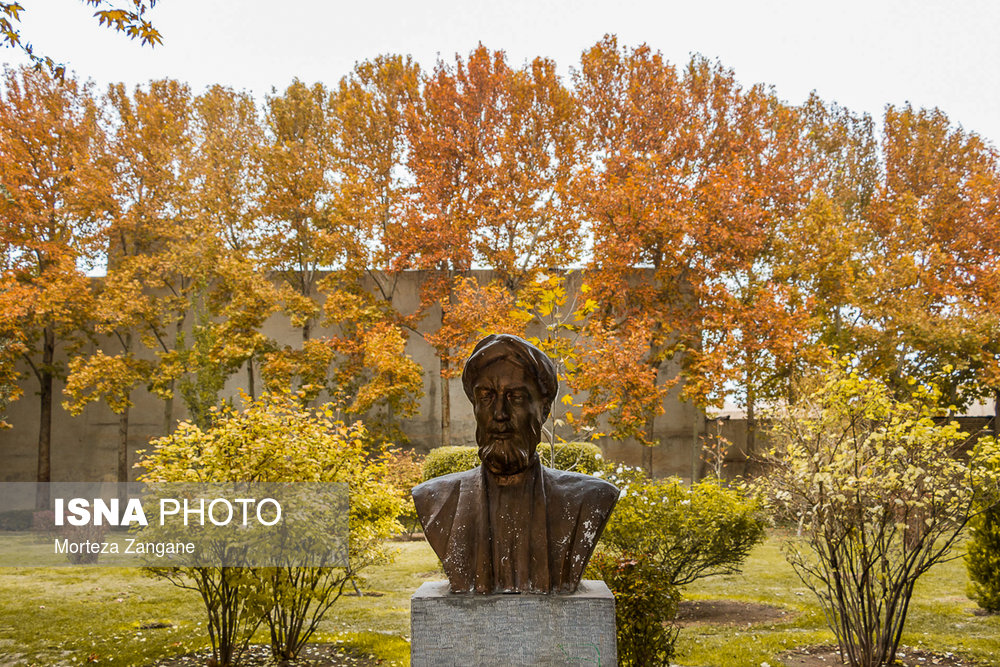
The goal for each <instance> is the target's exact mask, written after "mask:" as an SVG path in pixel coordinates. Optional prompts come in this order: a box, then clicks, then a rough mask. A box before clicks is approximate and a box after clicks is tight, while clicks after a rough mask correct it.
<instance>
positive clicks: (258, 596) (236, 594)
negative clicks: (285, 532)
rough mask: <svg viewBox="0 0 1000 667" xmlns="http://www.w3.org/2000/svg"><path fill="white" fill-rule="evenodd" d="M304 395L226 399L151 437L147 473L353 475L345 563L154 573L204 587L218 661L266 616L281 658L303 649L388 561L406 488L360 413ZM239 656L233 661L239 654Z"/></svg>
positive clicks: (226, 659) (239, 477) (219, 478)
mask: <svg viewBox="0 0 1000 667" xmlns="http://www.w3.org/2000/svg"><path fill="white" fill-rule="evenodd" d="M300 399H301V396H293V395H290V394H288V393H281V394H264V395H263V396H261V397H260V398H259V399H257V400H256V401H251V402H249V404H248V405H247V406H246V409H245V410H244V411H243V412H238V411H237V410H235V409H234V408H232V407H226V408H223V409H222V410H221V411H219V412H218V414H216V415H215V419H213V420H212V423H213V425H212V426H211V427H210V428H207V429H205V430H202V429H201V428H199V427H197V426H194V425H192V424H188V423H182V424H180V425H179V426H178V428H177V430H176V431H175V432H174V433H173V434H171V435H169V436H167V437H164V438H160V439H159V440H155V441H153V443H152V444H153V445H154V449H153V450H152V451H151V452H149V453H148V454H147V455H146V456H145V458H143V460H142V461H140V463H139V464H137V465H139V466H142V467H144V468H146V470H147V472H146V474H145V475H143V477H142V478H141V481H144V482H175V481H189V482H208V481H211V482H239V481H255V482H346V483H347V484H348V485H349V488H350V511H349V515H348V519H349V525H350V538H349V544H348V547H349V552H348V562H349V565H348V566H347V567H292V566H283V567H273V568H260V569H252V568H243V567H186V568H162V569H156V570H153V573H154V574H156V575H159V576H162V577H165V578H167V579H168V580H170V581H171V583H173V584H175V585H177V586H179V587H182V588H189V589H193V590H196V591H198V592H199V593H200V594H201V596H202V599H203V601H204V603H205V607H206V610H207V612H208V617H209V623H208V629H209V634H210V638H211V641H212V648H213V653H214V659H215V661H216V662H217V663H218V664H220V665H225V664H234V663H235V662H237V661H238V658H239V655H240V653H241V652H242V650H243V649H244V648H245V647H246V645H247V643H248V642H249V640H250V638H251V637H252V636H253V633H254V631H255V629H256V628H257V627H258V626H259V625H260V623H261V622H264V623H266V624H267V626H268V628H269V629H270V631H271V650H272V653H273V654H274V656H275V657H276V658H279V659H283V660H287V659H292V658H294V657H295V656H296V654H297V653H298V651H299V650H300V649H301V648H302V646H303V645H304V644H305V642H306V641H308V639H309V638H310V637H311V636H312V635H313V633H314V632H315V631H316V627H317V626H318V624H319V622H320V620H321V619H322V617H323V615H324V614H325V613H326V611H327V610H328V609H329V608H330V606H331V605H332V604H333V603H334V602H336V600H337V599H339V597H340V595H341V594H342V592H343V590H344V585H345V584H346V583H347V582H349V581H351V580H353V579H355V578H356V577H357V576H358V574H359V572H361V571H362V570H364V569H365V568H367V567H369V566H371V565H373V564H376V563H381V562H385V561H386V560H388V554H387V552H386V550H385V548H384V546H383V540H385V539H386V538H387V537H389V536H390V535H392V534H393V533H396V532H398V531H399V529H400V525H399V523H398V522H397V521H396V517H397V516H398V515H399V513H400V511H401V509H402V502H401V498H400V494H399V493H398V491H397V490H396V489H395V488H394V487H393V486H392V485H387V484H385V481H384V479H385V475H386V469H385V458H384V457H383V456H378V455H375V456H372V454H371V452H372V447H371V443H370V442H369V439H368V435H367V433H366V431H365V429H364V426H362V425H361V423H360V422H358V423H356V424H354V425H350V426H348V425H345V424H343V423H341V422H337V421H334V420H333V419H332V418H331V417H332V412H331V411H329V410H326V409H322V408H321V409H319V410H307V409H304V408H303V407H302V405H301V400H300ZM234 659H235V660H234Z"/></svg>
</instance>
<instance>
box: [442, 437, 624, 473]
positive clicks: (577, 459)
mask: <svg viewBox="0 0 1000 667" xmlns="http://www.w3.org/2000/svg"><path fill="white" fill-rule="evenodd" d="M478 452H479V450H478V448H476V447H468V446H467V447H461V446H451V447H437V448H435V449H432V450H431V451H430V453H429V454H428V455H427V458H425V459H424V480H428V479H432V478H434V477H440V476H441V475H447V474H449V473H453V472H462V471H463V470H471V469H472V468H475V467H476V466H477V465H479V463H480V462H479V453H478ZM538 456H539V457H540V458H541V459H542V463H543V464H544V465H547V466H549V467H550V468H559V469H560V470H572V471H575V472H581V473H584V474H587V475H593V474H594V473H596V472H598V471H603V470H604V468H605V463H604V459H603V457H602V456H601V448H600V447H598V446H597V445H592V444H590V443H587V442H565V443H559V444H557V445H556V460H555V465H554V466H553V465H552V448H551V447H550V446H549V445H548V443H542V444H540V445H538Z"/></svg>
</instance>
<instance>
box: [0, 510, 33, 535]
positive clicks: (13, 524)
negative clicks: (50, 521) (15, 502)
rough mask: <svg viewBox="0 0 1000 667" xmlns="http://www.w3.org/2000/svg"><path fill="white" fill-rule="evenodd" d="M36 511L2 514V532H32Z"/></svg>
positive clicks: (0, 516)
mask: <svg viewBox="0 0 1000 667" xmlns="http://www.w3.org/2000/svg"><path fill="white" fill-rule="evenodd" d="M33 514H34V510H10V511H7V512H0V530H31V522H32V515H33Z"/></svg>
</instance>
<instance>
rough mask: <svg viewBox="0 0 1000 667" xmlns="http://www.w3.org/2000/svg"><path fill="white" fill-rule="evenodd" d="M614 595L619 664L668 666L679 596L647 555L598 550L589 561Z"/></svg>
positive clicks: (672, 651)
mask: <svg viewBox="0 0 1000 667" xmlns="http://www.w3.org/2000/svg"><path fill="white" fill-rule="evenodd" d="M590 567H591V569H592V571H593V572H595V573H596V574H597V575H599V576H600V577H601V578H602V579H603V580H604V582H605V583H606V584H607V585H608V588H610V589H611V591H612V592H613V593H614V594H615V620H616V625H617V629H618V664H619V665H640V666H643V667H644V666H645V665H669V664H670V658H672V657H673V654H674V641H675V640H676V639H677V632H678V629H677V627H676V626H674V625H673V623H672V621H673V619H674V617H675V616H676V615H677V602H678V598H679V595H678V593H677V587H676V586H671V585H670V582H668V581H667V580H666V578H665V577H664V576H663V572H662V571H661V570H660V568H658V567H657V566H656V564H655V563H653V562H652V560H651V559H650V557H649V556H648V555H645V554H639V555H627V554H622V555H618V556H613V555H611V554H609V553H598V554H596V555H595V556H594V558H593V560H592V561H591V563H590Z"/></svg>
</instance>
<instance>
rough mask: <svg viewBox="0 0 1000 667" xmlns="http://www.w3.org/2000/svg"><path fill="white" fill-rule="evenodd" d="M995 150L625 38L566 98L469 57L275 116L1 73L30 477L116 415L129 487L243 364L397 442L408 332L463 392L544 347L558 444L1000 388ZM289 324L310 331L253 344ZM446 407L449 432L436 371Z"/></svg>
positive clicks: (550, 78) (3, 344) (6, 302)
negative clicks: (486, 336) (805, 399)
mask: <svg viewBox="0 0 1000 667" xmlns="http://www.w3.org/2000/svg"><path fill="white" fill-rule="evenodd" d="M997 157H998V156H997V151H996V149H995V147H993V146H992V145H990V144H989V143H988V142H986V141H984V140H983V139H982V138H981V137H979V136H977V135H976V134H975V133H973V132H969V131H967V130H965V129H963V128H962V127H960V126H956V125H954V124H953V123H951V122H950V121H949V119H948V118H947V116H946V115H945V114H944V113H943V112H941V111H940V110H937V109H914V108H912V107H910V106H908V105H907V106H902V107H894V106H888V107H887V108H886V109H885V113H884V116H883V118H882V122H881V124H877V123H876V122H875V121H874V120H873V119H872V118H871V117H870V116H868V115H865V114H858V113H855V112H853V111H851V110H849V109H846V108H843V107H841V106H839V105H837V104H836V103H833V102H828V101H824V100H822V99H820V98H819V97H818V96H817V95H815V94H813V95H811V96H810V97H809V99H807V100H806V101H805V102H804V103H803V104H801V105H798V106H796V105H790V104H788V103H786V102H784V101H782V100H780V99H779V98H778V97H777V96H776V94H775V92H774V91H773V90H772V89H770V88H768V87H766V86H764V85H754V86H746V85H743V84H741V83H740V82H739V81H738V80H737V78H736V75H735V73H734V72H733V71H732V70H730V69H727V68H725V67H724V66H723V65H721V64H719V63H717V62H712V61H709V60H707V59H705V58H703V57H700V56H695V57H693V58H692V59H691V60H690V61H689V62H687V63H685V64H683V65H681V66H677V65H674V64H671V63H669V62H667V61H666V60H664V58H663V57H662V55H661V54H660V53H658V52H656V51H654V50H652V49H650V48H648V47H646V46H639V47H635V48H632V47H628V46H622V45H620V44H619V43H618V42H617V40H616V38H615V37H613V36H606V37H605V38H603V39H602V40H601V41H599V42H598V43H597V44H595V45H594V46H592V47H591V48H589V49H587V50H586V51H585V52H584V53H583V54H582V56H581V60H580V62H579V63H578V64H577V65H576V66H575V67H574V68H573V70H572V74H571V76H570V77H569V78H568V79H565V78H563V77H560V76H559V75H557V73H556V64H555V63H554V62H552V61H550V60H547V59H544V58H536V59H534V60H533V61H531V62H527V63H524V64H523V65H520V66H517V65H513V64H511V63H510V62H509V61H508V59H507V57H506V55H505V54H504V52H503V51H491V50H489V49H487V48H485V47H483V46H480V47H479V48H477V49H476V50H474V51H473V52H472V53H470V54H468V56H466V57H456V58H455V59H454V60H449V61H444V60H440V61H438V62H437V63H436V65H435V66H434V67H433V69H431V70H429V71H425V70H422V69H421V68H420V67H419V66H418V65H417V64H416V63H414V62H413V61H412V60H411V59H410V58H408V57H404V56H399V55H387V56H381V57H378V58H375V59H373V60H370V61H365V62H361V63H358V64H357V65H356V66H355V68H354V69H353V70H352V71H351V72H350V73H349V74H347V75H346V76H344V77H343V78H342V79H341V80H340V81H339V83H338V84H337V85H336V86H332V87H328V86H326V85H324V84H323V83H315V84H313V85H307V84H306V83H304V82H301V81H298V80H296V81H294V82H293V83H292V84H291V85H289V86H288V87H287V88H286V89H285V90H284V91H281V92H279V91H272V93H271V95H269V96H266V97H265V99H264V100H263V103H262V104H258V103H257V101H255V99H254V98H253V97H251V96H250V95H249V94H248V93H245V92H237V91H234V90H232V89H230V88H226V87H224V86H213V87H211V88H208V89H207V90H205V91H204V92H202V93H200V94H196V93H193V92H192V91H191V89H190V88H189V87H188V86H187V85H186V84H184V83H183V82H180V81H175V80H161V81H151V82H149V83H148V84H146V85H143V86H139V87H136V88H135V89H133V90H128V89H126V87H125V86H124V85H122V84H114V85H111V86H110V87H109V88H108V89H107V90H106V91H103V92H98V91H97V90H96V89H95V87H94V85H92V84H91V83H89V82H84V81H80V80H78V79H76V78H74V77H72V76H70V75H65V76H64V77H63V78H62V79H59V78H56V77H53V76H51V75H50V74H48V73H47V72H46V71H44V69H28V68H25V69H12V68H7V69H5V71H4V74H3V83H2V92H0V217H2V219H3V221H4V224H3V226H2V230H0V234H2V241H0V242H2V244H3V250H4V251H3V253H2V255H0V263H2V267H0V268H2V290H0V400H2V401H4V402H9V401H10V400H15V399H17V398H18V393H19V391H20V389H19V386H20V384H19V373H20V372H21V369H26V372H27V373H28V374H29V375H30V376H33V377H34V378H35V380H36V382H37V387H38V400H39V401H40V408H41V409H40V415H41V416H40V423H39V440H38V444H39V464H38V479H39V480H40V481H46V480H48V479H49V442H50V428H51V427H50V424H51V415H52V410H53V402H54V401H58V400H62V401H63V402H64V405H65V406H66V408H67V409H68V410H70V411H71V412H74V413H79V412H80V411H82V410H83V408H84V407H85V405H86V404H87V403H88V402H91V401H103V402H105V403H106V404H107V405H108V407H109V408H110V409H111V410H112V411H113V412H115V413H116V414H118V415H119V419H120V427H119V434H120V446H119V462H118V475H119V478H120V479H126V478H127V475H128V461H127V448H126V446H125V445H126V442H127V437H128V428H129V408H130V406H131V404H132V398H131V397H132V396H133V393H134V392H135V391H137V390H139V389H140V388H143V387H145V388H146V389H147V390H148V391H151V392H153V393H154V394H156V395H157V396H158V397H160V398H161V399H162V401H163V406H164V430H165V431H166V432H169V431H170V429H171V428H172V427H173V421H174V417H173V415H174V401H175V400H177V399H178V398H179V399H180V400H182V401H183V402H184V404H185V405H186V407H187V410H188V414H189V415H190V417H191V419H192V420H193V421H194V422H197V423H199V424H202V425H205V424H208V423H209V422H210V421H211V420H212V415H213V409H214V408H215V407H216V406H217V404H218V403H219V394H220V392H221V390H222V388H223V386H224V384H225V382H226V380H227V379H228V378H229V377H231V376H233V375H234V374H236V373H245V374H246V385H247V387H248V391H249V393H250V395H251V396H254V395H256V394H258V393H259V392H260V391H261V390H262V389H265V388H267V389H276V388H295V389H296V390H297V391H299V392H300V395H301V396H302V400H304V401H314V400H316V399H317V398H318V397H319V396H320V394H321V393H323V392H325V394H324V400H329V401H330V403H331V405H332V406H333V407H334V409H336V410H337V411H338V412H339V414H340V415H342V416H344V417H345V418H355V417H359V416H362V415H365V416H366V421H367V422H368V423H369V425H370V426H372V428H373V430H374V431H375V432H377V433H380V434H381V437H384V438H386V439H393V438H398V437H399V435H400V432H399V431H398V425H397V424H398V419H399V418H400V417H405V416H407V415H408V414H412V413H413V412H414V411H415V410H416V406H417V403H416V400H417V398H418V397H419V395H420V393H421V391H422V374H421V369H420V368H419V367H418V366H417V365H416V364H415V363H414V362H413V361H412V360H411V359H409V358H408V357H407V356H406V354H405V349H404V348H405V344H406V341H407V339H408V338H409V337H411V336H414V335H419V336H422V337H423V338H424V339H425V340H426V342H427V343H428V344H430V345H431V346H432V347H433V348H434V350H435V351H436V354H437V358H438V360H439V362H440V368H439V370H440V373H441V376H442V377H443V378H449V377H455V376H456V375H457V374H458V373H459V372H460V370H461V360H462V359H463V358H464V356H465V355H466V354H467V352H468V350H469V349H470V347H471V345H472V344H474V343H475V341H476V340H477V339H478V337H479V336H481V334H482V332H483V331H503V332H510V333H520V334H525V333H526V332H528V333H531V334H532V336H533V337H534V338H535V339H536V340H537V341H538V343H539V345H540V346H542V348H543V349H544V350H546V351H547V352H548V353H550V354H551V355H552V356H553V357H554V358H556V359H557V361H558V365H559V370H560V374H561V376H562V379H563V380H564V381H565V382H564V387H565V388H564V390H563V393H562V394H561V395H560V399H559V402H558V404H557V407H558V409H557V410H556V415H555V417H554V421H553V423H552V424H551V425H550V428H551V429H553V430H559V429H563V430H564V432H566V433H569V432H571V431H572V430H574V429H590V430H593V429H595V428H601V429H604V430H608V431H609V432H610V433H612V434H614V435H616V436H619V437H635V438H637V439H638V440H640V441H642V442H644V443H646V444H654V438H653V428H654V423H655V419H656V418H657V417H658V416H659V415H660V414H662V410H663V408H662V402H663V397H664V395H665V394H666V392H667V391H668V390H669V389H671V387H673V386H674V385H675V384H678V386H679V392H680V396H681V398H682V399H684V400H688V401H691V402H693V403H694V404H696V405H697V406H699V407H701V408H707V407H709V406H718V405H720V404H721V402H722V401H723V399H724V397H726V396H727V395H730V396H733V397H735V398H736V400H737V401H738V402H739V403H740V404H741V405H742V406H744V407H745V409H746V413H747V417H748V429H749V430H748V447H749V448H750V449H751V450H752V449H753V447H754V439H753V434H754V420H755V412H756V410H757V409H758V408H759V406H760V405H761V404H762V403H766V402H769V401H773V400H775V399H777V398H793V399H794V391H795V389H794V388H795V385H796V383H795V380H796V378H799V377H801V376H803V375H805V374H808V373H809V372H810V370H811V369H813V368H815V367H816V366H817V365H818V364H820V363H821V362H822V361H823V360H824V359H825V358H827V357H828V356H830V355H831V354H834V355H837V356H840V355H853V356H854V358H855V360H856V364H857V367H858V369H859V370H860V371H861V372H862V373H865V374H870V375H874V376H877V377H880V378H884V379H886V380H888V381H889V382H890V383H891V382H896V383H899V384H903V383H905V382H906V381H909V380H908V379H909V378H916V379H918V380H922V379H927V380H934V381H935V382H936V383H937V384H938V385H940V386H941V387H942V390H943V391H944V392H945V393H946V396H947V397H948V398H949V399H950V400H951V401H952V402H954V404H955V405H956V406H959V407H961V406H964V405H968V404H969V403H970V402H972V401H974V400H976V399H979V398H982V397H985V396H996V394H997V392H998V390H1000V296H998V295H1000V211H998V203H1000V175H998V170H997ZM101 265H103V266H105V267H106V276H105V277H104V278H103V279H102V280H100V281H94V280H91V279H89V278H88V277H87V272H88V271H89V270H91V269H93V268H94V267H95V266H101ZM475 268H484V269H489V270H490V273H489V274H488V275H489V276H491V279H490V280H488V281H487V280H476V279H474V278H473V277H471V275H470V273H469V272H470V270H471V269H475ZM568 268H577V269H580V272H581V274H582V284H576V283H574V286H573V287H570V282H572V281H573V280H574V278H573V277H572V276H571V275H569V274H567V272H566V269H568ZM414 270H419V271H423V272H425V273H424V274H423V275H424V279H423V281H422V283H421V287H420V305H419V307H417V308H416V309H412V310H410V311H408V312H403V310H402V309H401V306H400V305H399V304H400V302H401V299H400V296H401V295H400V291H399V289H400V282H399V278H400V276H401V275H403V272H405V271H414ZM575 280H577V282H578V283H579V277H577V278H576V279H575ZM275 315H280V316H283V317H285V318H287V319H288V321H289V322H290V323H291V325H292V326H293V327H295V328H296V329H298V330H300V331H301V339H302V340H301V344H299V345H295V346H281V345H279V344H277V343H276V342H275V341H274V340H272V339H269V338H268V337H267V336H266V335H265V334H264V333H263V331H262V328H263V325H264V322H265V321H266V320H268V318H270V317H272V316H275ZM318 332H319V333H318ZM330 332H332V333H330ZM97 340H100V341H101V344H100V346H99V347H97V348H96V351H95V352H93V353H89V352H87V353H84V351H86V350H90V349H94V348H92V344H93V343H94V341H97ZM60 346H61V347H62V348H64V350H65V352H66V356H67V357H68V358H69V359H70V361H69V363H68V364H67V365H66V366H65V367H63V366H61V365H60V364H59V363H58V362H57V359H58V358H59V357H57V348H59V347H60ZM671 360H673V361H676V362H677V363H678V364H679V367H680V373H679V374H678V375H674V374H672V373H667V372H666V364H667V363H668V362H670V361H671ZM904 378H907V380H904ZM57 379H64V380H65V389H64V391H63V395H62V396H56V395H55V391H54V386H55V384H54V383H55V381H56V380H57ZM440 398H441V401H440V406H439V407H440V411H441V424H442V433H443V437H442V440H443V444H449V443H450V400H451V397H450V395H449V392H448V383H447V382H444V383H442V391H441V397H440ZM22 400H23V399H22Z"/></svg>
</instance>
